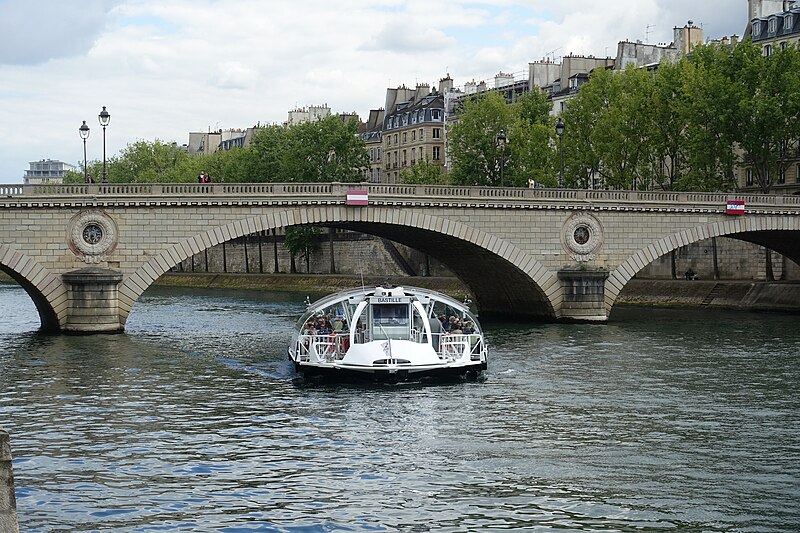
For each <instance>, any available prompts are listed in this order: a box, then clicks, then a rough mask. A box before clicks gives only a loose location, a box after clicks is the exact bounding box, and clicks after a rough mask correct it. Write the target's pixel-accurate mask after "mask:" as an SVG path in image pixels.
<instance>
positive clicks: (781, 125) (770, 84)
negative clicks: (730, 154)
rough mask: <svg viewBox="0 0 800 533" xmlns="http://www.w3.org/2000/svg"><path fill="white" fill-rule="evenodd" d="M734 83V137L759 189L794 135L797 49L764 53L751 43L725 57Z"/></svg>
mask: <svg viewBox="0 0 800 533" xmlns="http://www.w3.org/2000/svg"><path fill="white" fill-rule="evenodd" d="M730 64H731V69H730V73H729V74H730V81H731V82H732V83H736V84H737V91H736V96H737V97H738V98H737V101H736V102H735V103H734V104H735V107H734V112H735V113H736V117H735V124H736V126H737V128H736V135H735V140H736V142H738V144H739V146H740V147H741V148H742V150H743V151H744V153H745V158H746V161H747V162H748V163H749V164H750V168H751V169H752V172H753V177H754V181H755V182H756V183H757V184H758V186H759V188H760V189H761V192H763V193H768V192H770V190H771V187H772V183H774V182H775V181H776V179H775V178H777V176H778V175H779V174H780V173H781V172H783V171H785V170H786V167H785V165H786V164H787V160H788V158H787V157H786V155H787V151H788V149H789V147H790V146H792V145H793V144H794V142H796V141H797V139H798V138H800V125H799V124H800V85H798V83H799V82H800V52H798V50H797V48H796V47H794V46H789V47H786V48H785V49H783V50H777V51H776V52H775V53H774V54H772V55H770V56H764V55H763V54H762V53H761V49H760V48H759V47H757V46H755V45H753V44H752V43H751V42H749V41H747V42H745V43H742V44H741V45H739V46H738V47H736V49H735V50H734V52H733V54H732V55H731V58H730Z"/></svg>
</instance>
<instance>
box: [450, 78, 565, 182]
mask: <svg viewBox="0 0 800 533" xmlns="http://www.w3.org/2000/svg"><path fill="white" fill-rule="evenodd" d="M547 110H548V105H547V101H546V99H545V97H544V95H543V94H540V93H530V94H527V95H524V96H523V97H522V98H521V99H520V100H518V101H517V102H515V103H514V104H512V105H508V104H506V102H505V99H504V98H503V96H502V95H500V94H499V93H496V92H488V93H485V94H483V95H480V96H478V97H476V98H475V99H466V100H465V101H464V104H463V109H462V111H461V113H460V114H459V115H458V120H457V122H456V123H455V124H453V125H452V126H451V127H450V129H449V131H448V134H449V142H450V156H451V158H452V161H453V163H452V170H451V180H452V182H453V183H455V184H460V185H506V186H510V185H513V186H527V183H528V180H529V179H531V178H533V179H536V180H537V181H540V182H541V181H549V182H553V178H552V166H553V165H552V163H553V158H552V149H551V147H550V145H551V144H552V137H553V131H554V130H553V129H552V120H551V119H550V118H549V116H548V112H547ZM501 131H502V132H503V133H504V134H505V136H506V139H507V143H506V144H505V145H504V144H503V143H501V142H498V135H499V134H500V132H501Z"/></svg>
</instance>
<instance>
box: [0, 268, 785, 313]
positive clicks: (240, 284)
mask: <svg viewBox="0 0 800 533" xmlns="http://www.w3.org/2000/svg"><path fill="white" fill-rule="evenodd" d="M362 280H363V281H362ZM0 282H11V283H13V280H12V279H11V278H10V277H8V276H5V275H4V274H2V273H0ZM362 282H363V285H364V286H367V287H370V286H372V287H375V286H377V285H381V284H383V283H390V284H392V285H411V286H414V287H423V288H427V289H432V290H436V291H439V292H442V293H444V294H447V295H448V296H451V297H453V298H457V299H459V300H460V299H464V298H473V296H472V295H471V294H470V293H469V290H468V288H467V287H466V286H465V285H464V284H463V283H461V281H459V280H458V278H454V277H448V276H436V277H428V276H414V277H412V276H398V275H392V276H363V277H361V276H354V275H347V274H219V273H179V272H169V273H167V274H164V275H163V276H161V277H160V278H159V279H158V280H156V282H155V283H154V285H156V286H161V287H185V288H196V289H221V290H255V291H276V292H296V293H301V294H304V295H308V296H310V297H311V298H312V299H313V298H314V297H315V296H321V295H324V294H331V293H334V292H337V291H340V290H344V289H349V288H355V287H360V286H361V285H362ZM617 303H619V304H629V305H641V306H650V307H694V308H718V309H740V310H747V311H778V312H792V313H800V282H797V281H772V282H767V281H749V280H721V281H713V280H695V281H686V280H683V279H679V280H665V279H632V280H630V281H629V282H628V284H627V285H626V286H625V288H624V289H623V290H622V293H620V295H619V298H618V300H617Z"/></svg>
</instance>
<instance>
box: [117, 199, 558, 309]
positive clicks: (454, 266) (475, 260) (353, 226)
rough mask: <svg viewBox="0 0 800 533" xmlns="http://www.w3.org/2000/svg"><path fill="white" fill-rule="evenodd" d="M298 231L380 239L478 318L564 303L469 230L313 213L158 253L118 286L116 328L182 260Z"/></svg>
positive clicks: (522, 264) (515, 257)
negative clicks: (473, 306) (419, 259)
mask: <svg viewBox="0 0 800 533" xmlns="http://www.w3.org/2000/svg"><path fill="white" fill-rule="evenodd" d="M303 224H319V225H323V226H333V227H338V228H343V229H350V230H353V231H360V232H362V233H368V234H372V235H376V236H379V237H385V238H388V239H391V240H393V241H395V242H399V243H401V244H405V245H407V246H410V247H413V248H415V249H418V250H420V251H422V252H424V253H427V254H429V255H431V256H432V257H435V258H437V259H438V260H440V261H442V262H443V263H444V264H445V265H447V266H448V268H450V269H451V270H452V271H453V272H454V273H455V274H456V275H457V276H458V277H459V278H460V279H461V280H462V281H463V282H464V283H465V284H466V285H467V286H468V287H469V288H470V290H471V291H472V293H473V294H474V296H475V299H476V303H477V305H478V308H479V310H480V312H481V315H482V316H489V317H491V316H503V315H505V316H507V315H509V314H510V313H511V312H513V313H514V314H515V315H517V316H520V317H525V316H543V317H547V318H555V317H556V310H557V309H559V308H560V302H561V300H562V299H563V289H562V288H561V284H560V281H559V280H558V278H557V277H556V275H555V274H554V273H553V272H551V271H550V270H548V269H547V268H546V267H545V266H544V265H542V264H541V263H540V262H538V261H537V260H535V259H534V258H532V257H531V256H530V255H529V254H527V253H525V252H523V251H522V250H520V249H519V248H517V247H515V246H514V245H512V244H511V243H510V242H508V241H505V240H503V239H500V238H498V237H496V236H493V235H491V234H489V233H486V232H484V231H482V230H479V229H477V228H475V227H472V226H469V225H467V224H464V223H461V222H457V221H453V220H448V219H446V218H443V217H438V216H432V215H427V214H419V213H410V212H407V211H404V210H398V209H396V208H391V207H389V208H385V207H380V206H377V207H371V208H369V209H359V208H351V207H349V208H343V207H338V206H318V207H311V208H291V209H286V210H283V211H279V212H275V213H271V214H266V215H261V216H252V217H248V218H244V219H241V220H237V221H233V222H229V223H227V224H224V225H221V226H217V227H213V228H210V229H208V230H207V231H205V232H202V233H200V234H197V235H194V236H193V237H190V238H188V239H186V240H184V241H181V242H179V243H176V244H175V245H173V246H170V247H169V248H167V249H165V250H162V251H161V252H160V253H158V254H157V255H156V256H154V257H152V258H151V259H150V260H148V261H147V262H146V263H145V264H144V265H142V266H141V267H139V268H138V269H137V270H136V271H135V272H133V273H132V274H131V275H130V276H128V277H127V278H126V279H125V280H123V282H122V284H121V285H120V291H119V294H120V306H119V310H120V321H121V324H124V323H125V321H126V320H127V317H128V315H129V313H130V310H131V308H132V306H133V303H134V302H135V301H136V300H137V299H138V298H139V296H141V294H142V293H143V292H144V291H145V289H147V287H149V286H150V285H151V284H152V283H153V282H154V281H155V280H157V279H158V278H159V277H160V276H161V275H163V274H164V273H166V272H168V271H169V270H170V269H171V268H172V267H174V266H175V265H177V264H179V263H180V262H181V261H184V260H186V259H188V258H190V257H191V256H193V255H195V254H197V253H200V252H202V251H203V250H206V249H208V248H211V247H213V246H216V245H218V244H221V243H223V242H227V241H230V240H233V239H236V238H238V237H243V236H245V235H250V234H253V233H256V232H260V231H268V230H272V229H277V228H282V227H289V226H295V225H303ZM531 302H534V304H533V305H532V304H531Z"/></svg>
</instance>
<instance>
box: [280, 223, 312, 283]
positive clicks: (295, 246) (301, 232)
mask: <svg viewBox="0 0 800 533" xmlns="http://www.w3.org/2000/svg"><path fill="white" fill-rule="evenodd" d="M320 233H321V232H320V229H319V228H318V227H317V226H311V225H305V226H292V227H290V228H287V229H286V238H285V240H284V246H286V249H287V250H289V253H290V254H291V256H292V266H293V267H294V258H295V257H296V256H298V255H299V256H300V258H302V259H304V260H305V263H306V272H310V271H311V270H310V261H311V256H312V255H313V254H314V253H315V252H317V251H318V250H319V249H320V242H319V236H320ZM292 271H293V272H294V268H293V269H292Z"/></svg>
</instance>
